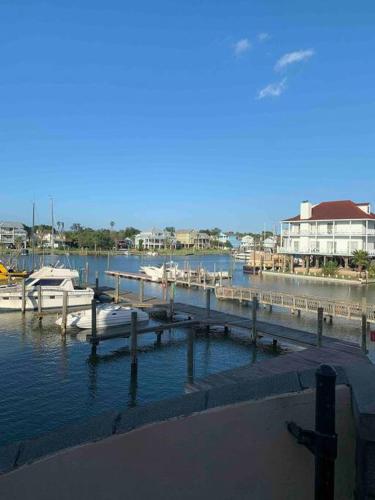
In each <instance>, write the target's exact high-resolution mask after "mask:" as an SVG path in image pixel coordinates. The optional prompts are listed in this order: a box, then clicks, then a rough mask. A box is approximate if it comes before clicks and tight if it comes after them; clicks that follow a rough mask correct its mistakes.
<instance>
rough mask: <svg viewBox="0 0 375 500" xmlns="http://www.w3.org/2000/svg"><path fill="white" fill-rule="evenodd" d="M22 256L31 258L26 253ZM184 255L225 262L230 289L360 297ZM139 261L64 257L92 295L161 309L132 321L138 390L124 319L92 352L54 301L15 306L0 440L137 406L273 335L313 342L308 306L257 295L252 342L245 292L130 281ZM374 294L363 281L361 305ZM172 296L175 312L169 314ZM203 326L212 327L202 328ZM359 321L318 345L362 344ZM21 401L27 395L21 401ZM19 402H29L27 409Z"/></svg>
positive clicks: (329, 330) (5, 342) (4, 320)
mask: <svg viewBox="0 0 375 500" xmlns="http://www.w3.org/2000/svg"><path fill="white" fill-rule="evenodd" d="M25 258H26V259H30V258H31V256H27V257H25ZM49 259H50V260H47V261H46V264H52V265H53V264H54V262H57V260H60V261H61V257H59V258H57V257H53V256H50V257H49ZM163 260H164V259H163V258H162V257H147V264H148V265H153V264H154V265H156V266H158V265H161V264H162V263H163ZM175 260H177V261H178V260H179V261H180V262H181V266H182V267H183V265H184V261H186V257H180V258H179V257H177V258H175ZM189 260H190V266H191V268H196V267H199V265H200V263H201V262H202V263H203V266H204V267H205V268H206V269H208V270H209V271H211V272H213V271H214V266H215V267H216V269H223V270H228V269H229V270H230V269H232V270H233V276H232V285H233V286H234V287H242V288H244V287H245V288H247V287H250V285H253V286H252V288H255V289H256V290H257V291H258V292H259V290H260V291H261V290H264V291H265V292H267V291H269V290H270V287H271V286H272V287H273V290H274V292H275V293H276V292H278V293H279V292H280V291H281V290H283V289H284V290H285V288H287V289H288V288H289V292H291V293H292V294H295V295H297V293H298V292H299V294H300V291H301V288H300V287H301V286H303V287H304V288H305V290H304V293H305V294H306V295H310V296H311V295H312V294H314V295H317V296H321V297H322V296H323V297H324V296H327V295H331V296H332V295H335V300H336V301H337V302H345V301H347V302H348V301H349V302H353V303H355V302H357V303H361V294H362V293H363V289H361V290H362V291H361V292H359V290H358V288H356V287H354V288H352V289H348V288H346V287H344V288H343V287H342V286H337V287H334V286H332V285H329V286H327V285H315V284H310V283H307V284H305V282H303V283H302V282H301V283H300V284H299V283H298V282H292V283H291V282H290V280H285V281H283V280H282V278H280V277H279V278H277V279H272V278H271V277H266V276H264V277H263V278H261V277H259V276H251V277H249V276H246V275H244V274H243V272H242V265H241V263H238V264H234V263H232V262H231V260H230V257H228V256H221V255H219V256H207V257H202V256H198V257H196V256H191V257H190V258H189ZM143 262H144V260H143V259H142V258H141V257H138V256H111V259H110V262H109V266H110V268H109V271H110V269H117V270H118V272H120V273H122V276H123V277H119V278H117V275H112V274H111V272H110V273H109V274H107V271H108V259H107V257H105V256H103V257H100V256H98V257H94V256H93V257H90V256H88V257H87V256H83V257H78V256H70V263H71V265H72V266H74V267H75V268H76V269H84V270H86V269H88V276H87V281H88V282H89V283H91V288H92V289H94V290H95V288H96V279H97V280H98V283H97V284H98V290H97V293H99V295H102V294H104V295H107V296H108V297H109V300H113V301H114V302H116V301H118V304H119V305H121V306H129V307H139V306H141V307H142V309H143V310H144V311H146V312H148V313H151V311H155V312H156V313H158V311H159V313H158V314H159V316H158V314H157V316H158V317H160V318H162V317H163V316H160V311H164V313H163V314H165V316H164V318H165V319H153V318H152V317H151V318H150V323H149V324H148V325H146V326H141V325H139V327H138V330H139V332H138V333H140V335H139V339H138V340H137V365H138V378H137V390H136V391H134V386H133V385H134V384H133V385H132V383H131V350H130V344H128V343H129V340H128V339H129V337H130V333H131V332H130V330H131V328H130V327H129V328H127V329H126V328H124V329H123V328H122V327H121V326H120V327H116V328H115V329H112V330H108V331H107V332H106V331H103V330H101V329H100V328H98V332H97V336H98V338H99V344H98V345H97V348H96V355H95V357H94V358H93V357H92V343H91V339H90V335H91V332H90V330H86V331H85V330H81V331H80V330H78V331H73V330H71V329H69V328H68V329H67V330H66V333H64V332H62V330H61V327H59V326H58V325H55V321H56V316H57V315H59V316H60V314H61V307H60V308H58V309H57V310H54V309H51V310H48V309H46V310H44V311H43V317H42V321H40V320H39V318H38V310H36V311H35V312H32V311H26V313H25V314H24V315H22V314H20V312H2V313H1V318H0V319H1V322H0V333H1V335H0V343H1V353H2V359H3V360H4V362H3V363H2V364H1V368H0V376H1V377H2V378H3V379H4V377H5V376H7V378H8V379H9V378H10V379H11V380H10V382H9V383H8V384H7V386H6V387H3V394H4V397H3V399H2V401H1V403H0V405H1V406H2V408H1V415H2V417H1V418H0V420H1V419H2V421H1V425H2V428H3V429H5V432H4V433H3V436H5V435H6V436H7V441H5V440H4V438H2V439H3V444H4V443H5V442H11V441H13V440H16V439H21V438H25V437H31V436H34V435H37V434H40V433H43V432H46V431H48V430H52V429H55V428H59V427H60V426H62V425H66V424H67V423H69V422H73V421H74V420H75V419H79V418H83V417H86V416H90V415H96V414H98V413H100V412H101V411H105V410H106V409H111V408H113V407H116V406H117V407H118V405H119V406H123V405H124V404H125V405H127V404H129V405H136V406H138V405H141V406H142V405H143V404H146V403H147V402H151V401H155V400H158V399H163V398H166V397H170V396H173V395H178V394H183V393H184V392H185V390H186V387H187V386H186V384H191V383H192V381H195V380H201V379H204V378H205V377H206V376H208V375H210V374H214V373H217V372H221V371H222V370H225V369H232V368H236V367H240V366H241V365H244V364H248V363H250V364H251V363H253V362H254V361H255V362H257V361H259V360H263V359H268V358H269V357H270V358H273V357H274V356H275V353H274V352H273V349H272V347H273V340H277V346H278V347H279V346H281V345H283V343H284V344H286V345H290V346H293V345H294V346H295V347H296V348H299V349H300V348H307V347H313V346H314V345H316V342H317V313H316V312H310V313H308V314H302V315H301V316H298V314H295V315H291V314H290V313H286V311H287V309H284V312H283V308H282V307H278V305H273V309H272V312H271V311H270V310H269V307H268V306H267V307H266V309H264V308H263V304H262V302H260V303H259V308H258V309H257V311H256V325H257V327H256V328H257V340H258V342H257V344H258V345H257V347H255V345H254V342H253V335H252V327H253V313H252V307H249V305H250V306H251V305H252V300H244V301H243V302H242V303H240V301H238V300H235V301H232V300H221V299H219V297H216V293H217V291H218V290H216V292H215V291H214V289H218V286H215V287H214V286H206V290H205V289H204V286H199V287H188V286H185V285H184V286H178V288H176V289H175V290H174V284H173V282H169V283H168V287H167V288H165V287H163V284H162V283H155V282H152V281H148V280H144V279H131V277H132V273H134V274H135V276H136V277H138V274H137V273H139V269H140V267H141V266H142V265H143ZM86 264H87V266H86ZM85 272H86V271H84V273H83V275H84V276H85ZM128 278H129V279H128ZM117 279H118V282H119V285H118V295H117V284H116V283H117ZM84 281H86V276H85V280H84ZM297 283H298V286H297ZM142 284H143V285H142ZM206 285H207V283H206ZM245 285H246V286H245ZM254 285H255V286H254ZM328 290H329V293H328ZM208 292H209V293H210V302H209V308H210V316H209V317H207V293H208ZM348 292H350V295H348ZM373 293H374V292H373V291H372V288H371V287H370V286H369V287H368V291H367V302H368V305H369V304H371V303H373V302H372V301H373V298H374V295H373ZM173 294H174V296H173ZM171 295H172V297H173V318H171V319H168V317H170V308H171V301H170V299H171ZM248 298H249V299H250V296H249V297H248ZM260 298H261V297H260ZM262 300H264V299H262ZM155 318H156V317H155ZM189 318H190V319H189ZM207 327H209V330H210V333H209V335H208V336H206V333H207ZM361 328H362V327H361V322H360V321H358V318H356V319H355V320H351V321H347V320H345V319H344V318H341V317H337V318H336V319H335V320H334V321H333V324H330V323H329V322H324V324H323V330H322V337H323V345H324V344H325V337H327V338H328V339H330V338H332V339H340V340H342V341H344V342H349V343H352V344H354V345H356V346H359V349H360V350H361V338H362V330H361ZM143 329H146V331H144V330H143ZM192 331H195V332H196V333H195V335H194V363H193V372H192V365H191V361H190V362H189V361H188V357H187V356H188V352H189V350H188V346H189V345H190V344H189V338H192V337H189V335H191V334H190V333H189V332H192ZM81 332H82V333H81ZM200 332H201V333H200ZM102 334H103V335H108V337H107V339H106V340H105V339H104V337H103V338H102V339H100V335H102ZM111 335H112V338H111ZM87 336H88V340H87ZM101 340H103V342H102V341H101ZM328 342H330V340H328ZM263 346H264V347H263ZM367 349H368V351H369V356H372V352H373V346H372V343H371V341H370V339H369V337H367ZM281 357H282V356H281ZM189 359H191V358H189ZM189 366H190V368H189V370H188V367H189ZM168 367H173V369H170V368H168ZM30 370H31V372H32V373H33V374H34V375H33V377H31V378H30V377H29V376H28V374H29V373H30ZM155 373H157V374H158V376H157V379H155V377H154V374H155ZM5 374H6V375H5ZM42 388H43V390H42ZM129 388H131V390H130V392H129ZM47 392H48V393H50V394H55V395H56V397H55V398H54V401H55V400H56V398H57V395H58V402H57V403H56V401H55V402H54V405H53V406H48V400H45V394H46V393H47ZM68 400H69V401H70V403H69V404H65V403H64V401H65V402H67V401H68ZM17 401H18V402H17ZM22 401H26V402H27V405H24V404H23V403H22ZM25 406H27V408H28V411H27V412H25ZM41 408H43V410H42V411H41ZM68 408H69V411H68ZM16 415H17V417H16Z"/></svg>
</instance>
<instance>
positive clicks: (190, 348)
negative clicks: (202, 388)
mask: <svg viewBox="0 0 375 500" xmlns="http://www.w3.org/2000/svg"><path fill="white" fill-rule="evenodd" d="M194 336H195V332H194V328H189V331H188V339H187V340H188V342H187V381H188V384H192V383H193V382H194Z"/></svg>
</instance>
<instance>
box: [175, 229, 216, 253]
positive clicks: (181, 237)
mask: <svg viewBox="0 0 375 500" xmlns="http://www.w3.org/2000/svg"><path fill="white" fill-rule="evenodd" d="M176 240H177V244H178V245H179V246H180V247H182V248H209V247H210V246H211V238H210V236H209V235H208V234H207V233H202V232H200V231H196V230H195V229H178V230H177V231H176Z"/></svg>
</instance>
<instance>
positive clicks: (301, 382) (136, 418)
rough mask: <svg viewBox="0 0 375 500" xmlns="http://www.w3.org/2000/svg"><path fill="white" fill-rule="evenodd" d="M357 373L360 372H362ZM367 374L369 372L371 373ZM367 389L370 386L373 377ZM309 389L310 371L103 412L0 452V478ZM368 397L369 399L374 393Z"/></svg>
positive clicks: (343, 378) (342, 380) (342, 378)
mask: <svg viewBox="0 0 375 500" xmlns="http://www.w3.org/2000/svg"><path fill="white" fill-rule="evenodd" d="M369 366H370V365H365V368H367V369H368V367H369ZM360 368H361V369H363V367H362V366H361V367H360ZM372 368H374V370H375V367H372ZM337 371H338V379H337V383H338V385H339V384H346V383H347V380H348V379H349V376H348V375H347V373H346V372H344V371H343V370H342V368H340V367H337ZM360 373H361V371H360V372H359V373H358V374H357V372H354V373H353V374H352V375H351V377H352V379H353V378H355V377H356V376H357V377H358V378H359V376H360ZM372 373H373V372H372ZM373 375H374V373H373ZM363 380H364V379H363V376H362V379H361V380H360V381H358V383H360V384H362V386H363ZM373 385H374V386H375V377H374V379H373ZM314 386H315V369H312V370H310V369H309V370H306V371H304V372H296V371H292V372H287V373H281V374H274V375H268V376H264V377H257V378H256V379H252V380H242V381H239V382H236V381H233V383H225V384H224V385H222V386H218V387H215V388H212V389H210V390H203V391H197V392H193V393H190V394H185V395H181V396H178V397H175V398H173V399H167V400H163V401H158V402H155V403H151V404H148V405H146V406H139V407H134V408H127V409H125V410H123V411H121V412H117V411H113V412H107V413H104V414H101V415H98V416H95V417H91V418H88V419H86V420H84V421H82V422H79V423H76V424H74V425H70V426H67V427H64V428H62V429H58V430H56V431H54V432H50V433H48V434H45V435H42V436H40V437H37V438H35V439H29V440H26V441H23V442H19V443H13V444H10V445H7V446H4V447H1V448H0V473H3V472H7V471H10V470H11V469H13V468H14V467H17V466H20V465H23V464H26V463H30V462H32V461H34V460H37V459H39V458H41V457H44V456H46V455H50V454H53V453H56V452H58V451H60V450H63V449H65V448H71V447H74V446H77V445H80V444H84V443H88V442H93V441H97V440H100V439H103V438H106V437H108V436H111V435H113V434H122V433H126V432H129V431H131V430H132V429H136V428H138V427H142V426H144V425H147V424H151V423H154V422H160V421H163V420H168V419H173V418H176V417H180V416H187V415H191V414H193V413H198V412H202V411H204V410H206V409H208V408H215V407H219V406H225V405H231V404H234V403H239V402H243V401H249V400H259V399H265V398H267V397H271V396H275V395H281V394H287V393H296V392H300V391H303V390H305V389H308V388H311V387H314ZM372 395H374V396H373V397H374V398H375V387H374V392H372ZM374 407H375V405H374ZM371 422H372V421H371ZM374 426H375V422H374ZM371 428H372V427H371ZM369 432H370V431H369Z"/></svg>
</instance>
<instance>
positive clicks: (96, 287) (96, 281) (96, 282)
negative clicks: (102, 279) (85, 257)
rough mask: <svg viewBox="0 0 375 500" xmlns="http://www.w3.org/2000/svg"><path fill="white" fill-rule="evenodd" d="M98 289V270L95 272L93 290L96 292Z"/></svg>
mask: <svg viewBox="0 0 375 500" xmlns="http://www.w3.org/2000/svg"><path fill="white" fill-rule="evenodd" d="M98 291H99V272H98V271H96V272H95V292H96V293H98Z"/></svg>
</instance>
